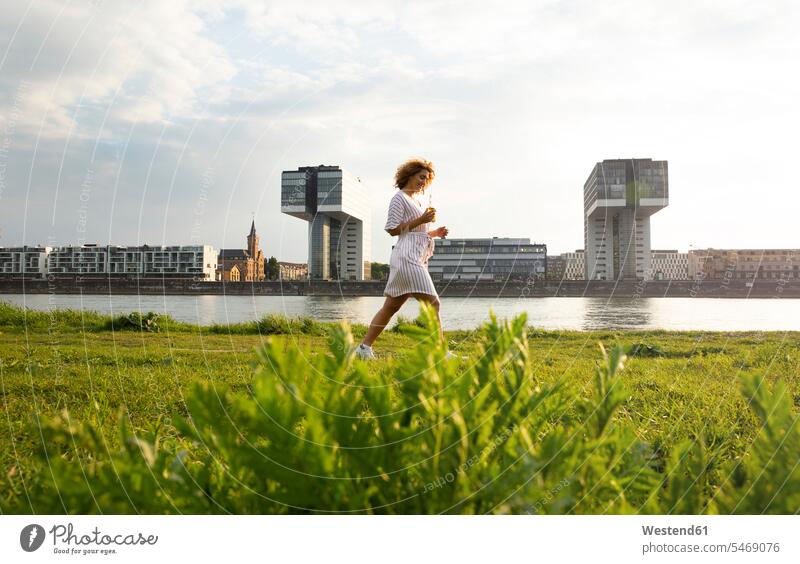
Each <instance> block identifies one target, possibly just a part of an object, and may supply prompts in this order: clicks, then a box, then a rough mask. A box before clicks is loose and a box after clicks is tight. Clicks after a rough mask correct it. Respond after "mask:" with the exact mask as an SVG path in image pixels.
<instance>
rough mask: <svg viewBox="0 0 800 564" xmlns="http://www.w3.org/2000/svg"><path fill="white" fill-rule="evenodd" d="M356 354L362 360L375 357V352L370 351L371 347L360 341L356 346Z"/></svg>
mask: <svg viewBox="0 0 800 564" xmlns="http://www.w3.org/2000/svg"><path fill="white" fill-rule="evenodd" d="M356 356H357V357H358V358H361V359H363V360H374V359H375V353H373V352H372V347H370V346H369V345H365V344H364V343H361V344H360V345H358V347H356Z"/></svg>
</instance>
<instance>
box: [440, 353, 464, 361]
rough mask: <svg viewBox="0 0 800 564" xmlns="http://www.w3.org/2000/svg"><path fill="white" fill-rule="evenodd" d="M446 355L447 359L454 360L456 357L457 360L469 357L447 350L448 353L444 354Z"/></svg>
mask: <svg viewBox="0 0 800 564" xmlns="http://www.w3.org/2000/svg"><path fill="white" fill-rule="evenodd" d="M444 357H445V358H446V359H447V360H453V359H454V358H455V359H456V360H462V359H464V358H467V357H465V356H461V355H458V354H453V351H447V354H445V355H444Z"/></svg>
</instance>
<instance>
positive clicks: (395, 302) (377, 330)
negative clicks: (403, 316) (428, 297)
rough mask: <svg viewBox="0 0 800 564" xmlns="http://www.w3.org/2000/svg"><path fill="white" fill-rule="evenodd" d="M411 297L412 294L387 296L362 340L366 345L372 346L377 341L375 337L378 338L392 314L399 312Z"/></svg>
mask: <svg viewBox="0 0 800 564" xmlns="http://www.w3.org/2000/svg"><path fill="white" fill-rule="evenodd" d="M409 297H411V294H403V295H402V296H397V297H395V298H392V297H390V296H386V301H385V302H383V307H382V308H381V309H379V310H378V313H376V314H375V317H373V318H372V322H371V323H370V324H369V329H367V334H366V336H365V337H364V340H363V341H361V342H362V343H364V344H365V345H367V346H369V347H371V346H372V343H374V342H375V339H377V338H378V335H380V334H381V332H383V330H384V329H386V326H387V325H388V324H389V321H391V320H392V316H393V315H394V314H395V313H397V312H398V311H399V310H400V308H401V307H403V304H404V303H406V300H407V299H408V298H409Z"/></svg>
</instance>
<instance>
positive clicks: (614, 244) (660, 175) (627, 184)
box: [583, 159, 669, 280]
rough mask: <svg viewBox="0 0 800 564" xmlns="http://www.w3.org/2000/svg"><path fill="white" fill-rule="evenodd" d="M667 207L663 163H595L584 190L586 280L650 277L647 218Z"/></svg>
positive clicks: (664, 165) (667, 199)
mask: <svg viewBox="0 0 800 564" xmlns="http://www.w3.org/2000/svg"><path fill="white" fill-rule="evenodd" d="M668 203H669V178H668V174H667V161H654V160H652V159H617V160H605V161H603V162H601V163H597V164H596V165H595V166H594V168H593V169H592V172H591V174H590V175H589V178H588V179H587V180H586V183H585V184H584V185H583V211H584V216H583V217H584V222H583V227H584V233H583V238H584V244H585V247H584V248H585V269H586V279H587V280H636V279H646V278H648V277H649V276H651V272H652V269H651V264H650V262H651V254H650V216H651V215H653V214H654V213H656V212H657V211H658V210H660V209H663V208H665V207H666V206H667V205H668Z"/></svg>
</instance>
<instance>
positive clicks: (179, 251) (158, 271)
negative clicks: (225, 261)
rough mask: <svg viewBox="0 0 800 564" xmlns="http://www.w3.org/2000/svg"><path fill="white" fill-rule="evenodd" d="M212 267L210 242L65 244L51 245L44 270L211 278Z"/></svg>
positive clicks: (72, 273)
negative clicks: (168, 244)
mask: <svg viewBox="0 0 800 564" xmlns="http://www.w3.org/2000/svg"><path fill="white" fill-rule="evenodd" d="M216 266H217V252H216V251H215V250H214V248H213V247H211V246H210V245H187V246H169V247H152V246H149V245H141V246H135V247H126V246H114V245H105V246H100V245H94V244H90V245H81V246H78V247H73V246H71V245H69V246H66V247H54V248H53V249H52V251H51V252H50V253H49V254H48V255H47V273H48V274H49V275H53V276H55V277H59V276H85V277H96V276H112V277H115V278H124V277H128V278H156V277H158V278H162V277H165V278H193V279H198V280H203V281H212V280H214V271H215V269H216Z"/></svg>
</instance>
